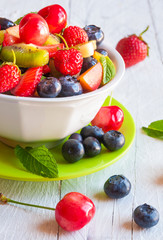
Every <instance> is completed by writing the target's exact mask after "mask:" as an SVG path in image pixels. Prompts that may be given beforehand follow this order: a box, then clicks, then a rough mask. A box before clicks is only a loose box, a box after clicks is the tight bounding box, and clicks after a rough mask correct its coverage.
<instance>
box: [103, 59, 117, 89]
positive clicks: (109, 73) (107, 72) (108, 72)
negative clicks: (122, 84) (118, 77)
mask: <svg viewBox="0 0 163 240" xmlns="http://www.w3.org/2000/svg"><path fill="white" fill-rule="evenodd" d="M100 62H101V64H102V67H103V79H102V83H101V84H102V85H105V84H106V83H108V82H109V81H110V80H111V79H113V78H114V76H115V74H116V69H115V66H114V63H113V62H112V60H111V59H110V58H109V57H108V56H101V57H100Z"/></svg>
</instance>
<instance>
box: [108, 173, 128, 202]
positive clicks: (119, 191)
mask: <svg viewBox="0 0 163 240" xmlns="http://www.w3.org/2000/svg"><path fill="white" fill-rule="evenodd" d="M130 190H131V183H130V181H129V180H128V179H127V178H126V177H124V176H123V175H114V176H112V177H110V178H109V179H108V180H107V181H106V182H105V184H104V191H105V193H106V194H107V195H108V196H109V197H110V198H115V199H118V198H123V197H125V196H127V195H128V194H129V192H130Z"/></svg>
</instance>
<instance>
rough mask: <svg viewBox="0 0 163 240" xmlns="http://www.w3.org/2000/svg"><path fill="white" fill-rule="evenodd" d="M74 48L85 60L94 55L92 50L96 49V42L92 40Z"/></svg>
mask: <svg viewBox="0 0 163 240" xmlns="http://www.w3.org/2000/svg"><path fill="white" fill-rule="evenodd" d="M74 47H75V48H76V49H77V50H79V52H81V54H82V57H83V58H87V57H90V56H92V55H93V54H94V50H95V49H96V41H95V40H92V41H89V42H86V43H83V44H79V45H76V46H74Z"/></svg>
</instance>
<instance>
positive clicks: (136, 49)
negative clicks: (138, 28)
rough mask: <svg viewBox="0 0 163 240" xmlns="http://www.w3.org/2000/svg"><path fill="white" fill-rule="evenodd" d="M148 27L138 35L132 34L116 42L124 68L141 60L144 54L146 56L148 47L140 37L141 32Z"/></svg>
mask: <svg viewBox="0 0 163 240" xmlns="http://www.w3.org/2000/svg"><path fill="white" fill-rule="evenodd" d="M148 28H149V27H147V28H146V29H145V30H144V31H143V32H142V33H141V34H140V35H139V36H137V35H135V34H133V35H130V36H128V37H125V38H123V39H121V40H120V41H119V42H118V44H117V46H116V49H117V51H118V52H119V53H120V54H121V56H122V58H123V60H124V62H125V66H126V68H127V67H130V66H133V65H135V64H137V63H139V62H141V61H143V60H144V59H145V58H146V56H148V50H149V47H148V45H147V43H146V42H144V41H143V38H142V34H143V33H145V32H146V31H147V30H148Z"/></svg>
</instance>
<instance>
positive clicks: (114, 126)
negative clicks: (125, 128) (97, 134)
mask: <svg viewBox="0 0 163 240" xmlns="http://www.w3.org/2000/svg"><path fill="white" fill-rule="evenodd" d="M123 120H124V114H123V111H122V109H121V108H119V107H118V106H106V107H101V108H100V110H99V111H98V113H97V114H96V116H95V118H94V119H93V120H92V121H91V124H92V125H93V126H97V127H99V128H102V130H103V131H104V132H108V131H110V130H118V129H119V128H120V127H121V126H122V123H123Z"/></svg>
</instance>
